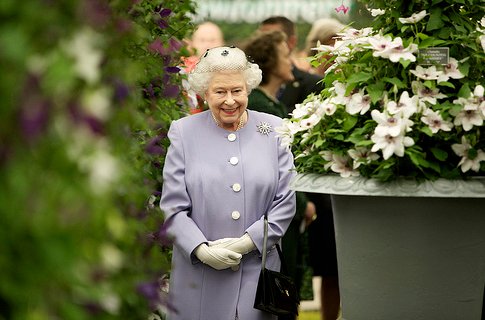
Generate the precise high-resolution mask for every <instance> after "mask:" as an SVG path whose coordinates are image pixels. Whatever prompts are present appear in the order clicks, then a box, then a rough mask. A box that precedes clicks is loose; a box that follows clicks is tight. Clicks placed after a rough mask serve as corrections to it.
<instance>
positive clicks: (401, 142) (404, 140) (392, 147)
mask: <svg viewBox="0 0 485 320" xmlns="http://www.w3.org/2000/svg"><path fill="white" fill-rule="evenodd" d="M371 140H372V142H374V145H373V146H372V149H371V151H372V152H377V151H379V150H382V157H383V158H384V160H387V159H389V158H390V157H391V156H392V155H393V154H395V155H397V156H398V157H402V156H404V147H410V146H412V145H413V144H414V141H413V139H411V138H410V137H406V136H404V135H398V136H395V137H394V136H391V135H390V134H387V135H384V136H382V135H380V134H376V133H374V134H373V135H372V137H371Z"/></svg>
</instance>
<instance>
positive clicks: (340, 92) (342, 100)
mask: <svg viewBox="0 0 485 320" xmlns="http://www.w3.org/2000/svg"><path fill="white" fill-rule="evenodd" d="M332 84H333V87H332V88H331V90H332V91H333V95H332V97H331V101H329V102H331V103H332V104H336V105H337V104H343V105H346V104H347V103H348V102H349V101H350V95H346V91H347V87H346V86H345V84H344V83H341V82H338V81H334V82H333V83H332Z"/></svg>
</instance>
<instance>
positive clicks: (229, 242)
mask: <svg viewBox="0 0 485 320" xmlns="http://www.w3.org/2000/svg"><path fill="white" fill-rule="evenodd" d="M209 247H210V248H224V249H229V250H232V251H235V252H237V253H240V254H246V253H248V252H251V251H253V250H254V249H256V246H255V245H254V242H253V240H251V237H250V236H249V234H247V233H245V234H244V235H243V236H242V237H241V238H222V239H219V240H215V241H209Z"/></svg>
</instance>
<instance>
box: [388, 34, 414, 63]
mask: <svg viewBox="0 0 485 320" xmlns="http://www.w3.org/2000/svg"><path fill="white" fill-rule="evenodd" d="M397 39H400V40H401V38H397ZM401 42H402V40H401ZM417 50H418V45H417V44H415V43H411V44H410V45H409V47H407V48H404V47H403V45H402V43H401V44H400V45H397V46H395V47H393V48H391V50H390V52H389V60H391V61H392V62H399V60H401V59H403V60H407V61H412V62H414V61H416V56H415V55H414V52H416V51H417Z"/></svg>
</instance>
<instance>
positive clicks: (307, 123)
mask: <svg viewBox="0 0 485 320" xmlns="http://www.w3.org/2000/svg"><path fill="white" fill-rule="evenodd" d="M321 119H322V117H321V116H319V115H318V114H316V113H314V114H312V115H311V116H309V117H308V118H305V119H302V120H301V121H300V126H301V128H302V129H303V130H308V129H311V128H313V127H314V126H315V125H316V124H317V123H319V122H320V120H321Z"/></svg>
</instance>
